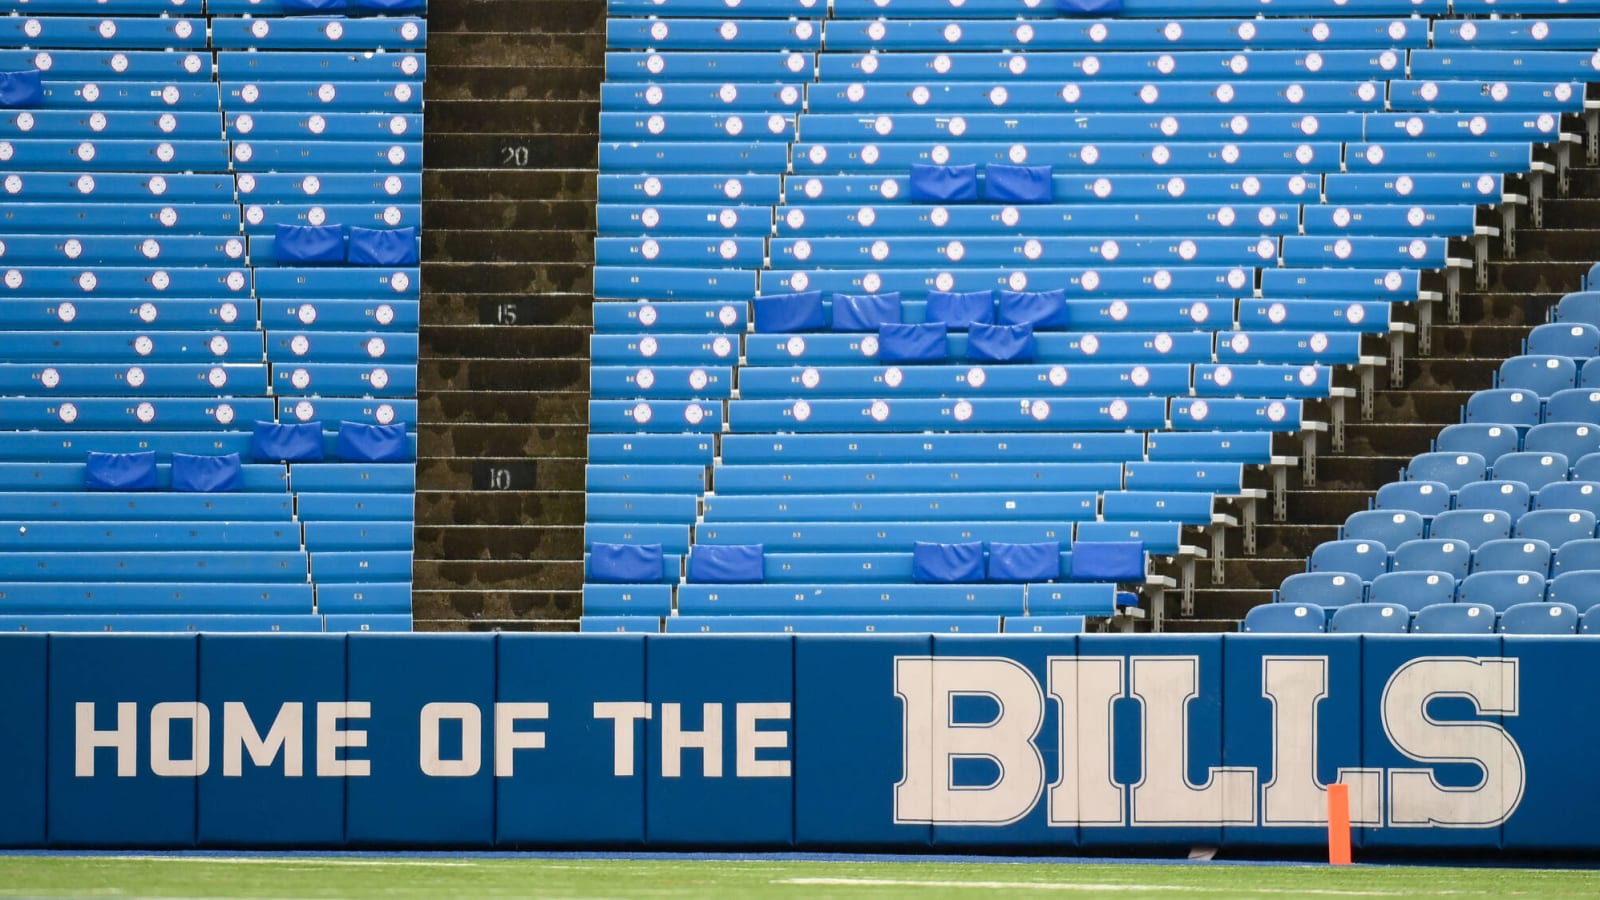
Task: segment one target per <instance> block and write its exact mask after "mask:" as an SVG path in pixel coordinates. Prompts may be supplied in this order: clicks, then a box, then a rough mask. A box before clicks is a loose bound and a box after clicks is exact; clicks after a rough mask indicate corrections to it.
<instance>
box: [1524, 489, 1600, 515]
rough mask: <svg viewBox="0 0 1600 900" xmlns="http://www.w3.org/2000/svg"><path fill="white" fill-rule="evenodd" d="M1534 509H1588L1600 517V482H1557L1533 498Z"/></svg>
mask: <svg viewBox="0 0 1600 900" xmlns="http://www.w3.org/2000/svg"><path fill="white" fill-rule="evenodd" d="M1533 508H1534V509H1586V510H1588V511H1589V512H1592V513H1594V514H1595V515H1596V516H1600V481H1557V482H1555V483H1553V484H1547V485H1545V486H1544V487H1543V488H1542V489H1541V490H1540V491H1539V493H1538V495H1537V496H1535V497H1534V498H1533Z"/></svg>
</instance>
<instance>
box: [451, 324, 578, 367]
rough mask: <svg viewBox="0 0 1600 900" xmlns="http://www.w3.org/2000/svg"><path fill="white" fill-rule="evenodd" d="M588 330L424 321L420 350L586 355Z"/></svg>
mask: <svg viewBox="0 0 1600 900" xmlns="http://www.w3.org/2000/svg"><path fill="white" fill-rule="evenodd" d="M589 331H590V330H589V329H588V328H587V327H583V326H577V325H548V326H538V327H528V328H518V327H514V326H507V325H424V326H422V342H421V354H422V356H424V357H455V358H459V359H484V358H501V359H531V358H542V357H572V358H574V359H586V358H587V357H588V355H589V344H588V341H589Z"/></svg>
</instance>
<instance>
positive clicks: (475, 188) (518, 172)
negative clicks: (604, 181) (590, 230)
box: [422, 164, 596, 228]
mask: <svg viewBox="0 0 1600 900" xmlns="http://www.w3.org/2000/svg"><path fill="white" fill-rule="evenodd" d="M595 177H596V176H595V172H594V170H593V169H585V168H556V169H530V168H527V167H526V166H516V165H500V164H494V165H488V166H465V167H461V168H450V169H444V168H429V169H428V170H427V171H426V172H424V173H423V174H422V192H423V196H425V197H427V198H429V199H428V201H427V210H428V214H429V217H428V227H429V228H496V227H500V226H499V225H498V224H493V223H490V224H485V223H482V222H479V224H476V225H474V224H472V223H473V222H474V221H476V215H481V211H480V210H479V208H478V207H475V206H473V205H472V204H475V203H483V202H485V201H495V200H519V201H523V202H529V201H540V202H542V203H556V202H561V203H564V204H569V205H586V206H589V207H591V208H590V209H589V215H590V219H589V221H591V222H592V221H593V215H594V210H593V208H592V206H593V203H594V198H595ZM534 206H535V207H536V208H537V209H539V210H541V211H543V210H544V209H546V207H541V206H539V204H538V203H535V204H534ZM517 208H518V207H517V206H507V207H505V209H517ZM475 211H477V212H476V213H475ZM452 213H456V214H459V215H460V218H459V219H452V218H451V215H452ZM496 214H497V215H503V214H504V213H503V210H502V211H500V212H497V213H496ZM434 216H441V217H443V218H434Z"/></svg>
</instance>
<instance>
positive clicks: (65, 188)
mask: <svg viewBox="0 0 1600 900" xmlns="http://www.w3.org/2000/svg"><path fill="white" fill-rule="evenodd" d="M0 187H3V188H4V190H5V192H6V196H7V198H8V200H7V202H8V204H9V203H13V202H14V203H30V204H33V203H61V202H62V201H68V202H69V204H70V205H71V206H74V207H77V208H79V209H81V208H82V207H83V205H85V204H95V205H97V206H100V207H102V209H101V210H100V211H101V212H103V213H106V214H111V213H114V212H116V211H117V209H118V207H119V206H121V205H123V204H129V203H148V204H152V205H151V206H149V207H148V209H147V210H146V212H147V214H148V215H147V216H146V218H145V219H144V220H143V221H142V222H141V223H140V224H138V225H137V226H136V227H131V228H129V229H128V230H129V231H130V232H145V231H152V230H155V229H156V228H160V229H161V230H163V231H165V230H166V223H164V222H162V221H161V219H160V215H159V214H160V211H161V209H162V208H163V207H164V206H172V207H173V212H174V214H176V215H178V216H180V217H186V216H184V214H185V213H186V212H188V209H187V208H186V207H185V206H183V205H180V204H191V203H214V204H216V205H217V207H218V210H219V212H221V211H226V212H228V213H229V216H228V217H227V218H221V219H218V220H217V222H218V225H219V227H220V226H222V225H223V224H224V223H227V222H232V223H234V227H233V229H232V230H233V231H238V227H237V226H238V222H239V214H238V210H237V209H230V207H232V206H234V203H233V198H234V180H233V176H232V175H231V174H225V173H217V174H209V175H208V174H203V173H202V174H189V173H172V174H162V175H146V174H140V173H135V172H99V173H93V174H91V173H87V172H50V171H32V172H17V171H10V172H7V173H6V174H5V176H4V178H3V179H0ZM96 218H98V217H96ZM84 220H85V221H94V220H93V219H90V218H88V217H84ZM131 221H138V220H131ZM63 230H69V231H70V230H71V229H69V228H66V227H65V226H64V225H63ZM95 230H96V231H104V230H107V229H105V228H104V227H102V226H99V225H98V224H96V226H95ZM113 230H114V229H113Z"/></svg>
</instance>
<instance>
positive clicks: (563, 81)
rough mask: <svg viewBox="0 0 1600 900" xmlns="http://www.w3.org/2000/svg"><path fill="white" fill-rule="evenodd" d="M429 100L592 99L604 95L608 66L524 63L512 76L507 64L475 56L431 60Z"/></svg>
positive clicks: (427, 91) (427, 90)
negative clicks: (486, 61)
mask: <svg viewBox="0 0 1600 900" xmlns="http://www.w3.org/2000/svg"><path fill="white" fill-rule="evenodd" d="M428 62H429V65H428V85H427V88H426V94H427V98H428V103H429V104H432V103H435V102H437V101H440V100H471V99H486V98H492V97H502V98H505V99H507V100H520V99H539V98H548V99H552V100H556V99H573V100H591V99H596V98H598V97H599V96H600V83H601V82H602V81H604V80H605V77H606V72H605V66H603V65H600V64H599V63H598V62H597V63H595V64H593V65H572V66H559V65H558V66H552V65H533V66H522V67H518V68H516V69H515V70H512V71H514V72H516V77H511V75H509V74H508V70H507V68H506V67H505V66H489V65H477V64H474V63H473V61H471V60H452V61H450V62H448V63H435V62H433V60H429V61H428Z"/></svg>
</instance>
